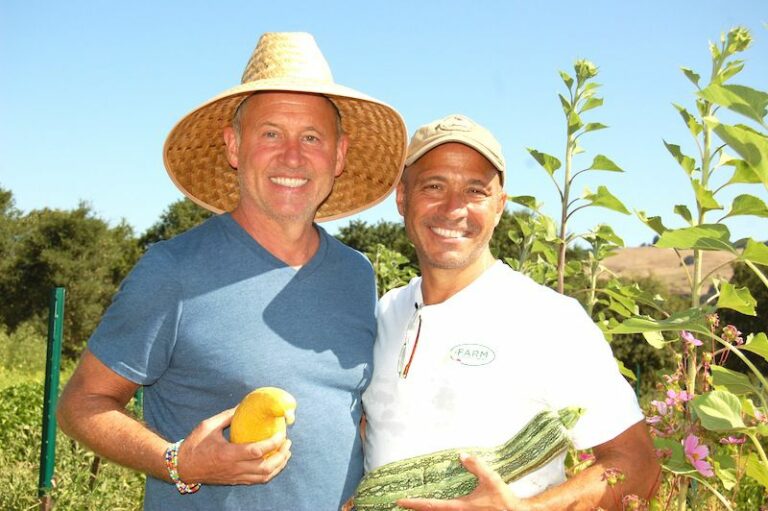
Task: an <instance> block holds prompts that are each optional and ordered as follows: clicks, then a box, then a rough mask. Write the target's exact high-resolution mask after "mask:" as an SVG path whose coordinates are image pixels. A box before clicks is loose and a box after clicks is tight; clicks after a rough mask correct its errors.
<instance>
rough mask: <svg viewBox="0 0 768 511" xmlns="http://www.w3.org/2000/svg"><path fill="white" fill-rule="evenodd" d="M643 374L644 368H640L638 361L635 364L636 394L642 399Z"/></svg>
mask: <svg viewBox="0 0 768 511" xmlns="http://www.w3.org/2000/svg"><path fill="white" fill-rule="evenodd" d="M641 374H642V370H641V369H640V363H639V362H638V363H637V364H636V365H635V376H637V380H635V396H637V398H638V399H640V375H641Z"/></svg>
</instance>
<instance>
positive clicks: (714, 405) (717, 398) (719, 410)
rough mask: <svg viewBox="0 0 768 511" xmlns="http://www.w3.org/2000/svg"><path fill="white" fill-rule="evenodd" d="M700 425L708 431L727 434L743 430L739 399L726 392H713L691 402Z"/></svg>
mask: <svg viewBox="0 0 768 511" xmlns="http://www.w3.org/2000/svg"><path fill="white" fill-rule="evenodd" d="M691 404H692V406H693V409H694V410H695V411H696V415H698V417H699V420H700V421H701V425H702V426H703V427H704V428H705V429H708V430H709V431H717V432H728V431H733V430H736V429H740V428H745V427H746V424H744V421H742V420H741V402H740V401H739V398H738V397H736V396H735V395H733V394H731V393H730V392H728V391H726V390H713V391H712V392H708V393H706V394H703V395H700V396H696V397H695V398H693V401H691Z"/></svg>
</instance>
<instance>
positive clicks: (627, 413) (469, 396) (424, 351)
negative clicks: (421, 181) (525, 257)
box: [363, 261, 643, 497]
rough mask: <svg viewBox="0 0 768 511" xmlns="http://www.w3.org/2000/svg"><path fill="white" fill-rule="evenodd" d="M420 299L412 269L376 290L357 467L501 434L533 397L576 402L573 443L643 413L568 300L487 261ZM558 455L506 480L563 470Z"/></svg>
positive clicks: (534, 479)
mask: <svg viewBox="0 0 768 511" xmlns="http://www.w3.org/2000/svg"><path fill="white" fill-rule="evenodd" d="M422 303H423V302H422V295H421V278H420V277H417V278H414V279H413V280H411V282H410V283H409V284H408V285H407V286H404V287H401V288H398V289H393V290H392V291H390V292H388V293H387V294H386V295H384V296H383V297H382V298H381V300H380V301H379V313H378V327H379V331H378V338H377V340H376V344H375V345H374V354H373V361H374V371H373V378H372V380H371V383H370V385H369V386H368V389H367V390H366V391H365V393H364V394H363V407H364V409H365V414H366V418H367V427H366V435H365V468H366V471H370V470H373V469H375V468H377V467H379V466H381V465H384V464H386V463H390V462H393V461H397V460H401V459H405V458H409V457H412V456H417V455H420V454H426V453H429V452H433V451H437V450H441V449H449V448H461V447H474V446H483V447H492V446H496V445H499V444H502V443H504V442H505V441H507V440H508V439H509V438H511V437H512V436H513V435H514V434H515V433H517V432H518V431H519V430H520V429H521V428H522V427H523V426H524V425H525V423H526V422H528V421H529V420H530V419H531V418H532V417H533V416H534V415H535V414H536V413H538V412H540V411H542V410H544V409H552V410H559V409H560V408H563V407H566V406H580V407H583V408H585V409H586V412H585V414H584V415H583V416H582V417H581V418H580V419H579V421H578V422H577V424H576V426H575V427H574V428H573V430H572V431H571V435H572V440H573V443H574V445H575V446H576V447H577V448H579V449H586V448H589V447H593V446H595V445H599V444H601V443H604V442H606V441H608V440H610V439H612V438H614V437H616V436H617V435H619V434H620V433H622V432H623V431H624V430H626V429H627V428H628V427H630V426H631V425H633V424H635V423H637V422H638V421H640V420H642V419H643V414H642V412H641V411H640V408H639V406H638V404H637V400H636V398H635V395H634V393H633V391H632V388H631V387H630V386H629V384H628V383H627V382H626V380H625V379H624V378H623V377H622V376H621V374H620V373H619V371H618V367H617V365H616V362H615V360H614V358H613V354H612V352H611V349H610V346H609V345H608V343H607V342H606V341H605V339H604V337H603V334H602V333H601V331H600V329H599V328H597V326H596V325H595V324H594V323H593V322H592V320H591V319H590V318H589V316H588V315H587V314H586V312H585V311H584V309H583V308H582V307H581V305H580V304H579V303H578V302H577V301H576V300H574V299H572V298H569V297H565V296H562V295H560V294H558V293H556V292H555V291H553V290H551V289H549V288H547V287H545V286H541V285H539V284H537V283H535V282H533V281H532V280H531V279H529V278H528V277H525V276H524V275H522V274H520V273H517V272H515V271H514V270H512V269H511V268H509V267H508V266H507V265H505V264H503V263H502V262H500V261H497V262H496V263H495V264H494V265H493V266H491V267H490V268H488V269H487V270H486V271H485V272H484V273H483V274H482V275H481V276H480V277H479V278H478V279H477V280H475V281H474V282H472V283H471V284H470V285H469V286H467V287H466V288H464V289H462V290H461V291H460V292H459V293H457V294H455V295H454V296H452V297H451V298H449V299H448V300H446V301H445V302H442V303H439V304H435V305H422ZM417 309H418V312H416V311H417ZM416 313H418V314H420V315H421V330H420V332H419V340H418V345H417V348H416V351H415V353H414V356H413V359H412V362H411V366H410V369H409V372H408V376H407V378H401V377H400V375H399V372H398V361H399V358H400V352H401V347H402V344H403V340H404V339H405V336H406V329H407V328H408V327H409V324H411V325H412V332H411V334H410V338H411V339H413V338H414V334H413V325H417V324H418V321H417V320H414V318H415V314H416ZM409 356H410V351H407V352H406V354H405V359H406V361H407V359H408V358H409ZM564 459H565V454H562V455H560V456H558V457H557V458H556V459H554V460H553V461H551V462H550V463H549V464H547V465H545V466H543V467H541V468H540V469H538V470H536V471H534V472H532V473H531V474H528V475H527V476H525V477H523V478H521V479H519V480H518V481H515V482H513V483H511V484H510V488H511V489H512V490H513V492H514V493H515V494H516V495H518V496H519V497H529V496H532V495H535V494H538V493H540V492H541V491H543V490H545V489H546V488H547V487H549V486H552V485H555V484H559V483H561V482H563V481H564V480H565V470H564Z"/></svg>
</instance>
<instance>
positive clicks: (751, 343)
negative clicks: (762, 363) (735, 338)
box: [739, 332, 768, 361]
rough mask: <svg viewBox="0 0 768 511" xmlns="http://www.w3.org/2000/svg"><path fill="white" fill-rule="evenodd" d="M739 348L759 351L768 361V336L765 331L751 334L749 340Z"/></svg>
mask: <svg viewBox="0 0 768 511" xmlns="http://www.w3.org/2000/svg"><path fill="white" fill-rule="evenodd" d="M739 349H741V350H746V351H751V352H752V353H757V354H758V355H760V356H761V357H763V358H764V359H765V360H766V361H768V337H766V335H765V332H760V333H759V334H757V335H750V336H749V337H747V342H746V343H744V345H743V346H740V347H739Z"/></svg>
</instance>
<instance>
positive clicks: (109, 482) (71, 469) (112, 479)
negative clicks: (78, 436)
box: [0, 330, 144, 511]
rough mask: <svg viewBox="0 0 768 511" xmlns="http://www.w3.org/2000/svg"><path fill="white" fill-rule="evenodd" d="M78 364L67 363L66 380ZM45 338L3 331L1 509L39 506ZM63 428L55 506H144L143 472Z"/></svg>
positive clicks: (122, 510) (124, 509)
mask: <svg viewBox="0 0 768 511" xmlns="http://www.w3.org/2000/svg"><path fill="white" fill-rule="evenodd" d="M73 368H74V364H72V363H67V364H64V366H63V368H62V371H61V384H62V385H63V384H64V382H66V380H67V379H68V377H69V375H70V374H71V373H72V370H73ZM44 381H45V340H44V339H41V338H40V337H38V336H34V335H30V332H28V331H26V332H24V331H21V332H20V331H19V330H17V331H16V332H14V334H13V335H8V334H6V333H5V332H4V331H0V445H1V446H3V447H2V449H0V488H2V490H1V491H0V509H3V510H14V511H16V510H19V511H21V510H32V509H37V508H38V504H39V500H38V492H37V488H38V484H39V466H40V446H41V431H42V412H43V390H44ZM94 459H95V455H94V454H93V453H91V452H89V451H87V450H86V449H83V448H82V447H80V446H79V445H78V444H77V443H75V442H73V441H72V440H70V439H69V438H67V437H66V436H64V434H62V433H61V432H57V435H56V465H55V471H54V487H53V489H52V491H51V493H50V495H51V497H52V499H53V501H54V503H55V508H56V509H67V510H69V509H77V510H88V511H90V510H93V511H96V510H104V509H109V510H114V511H128V510H131V511H132V510H140V509H141V507H142V501H143V494H144V476H143V475H142V474H138V473H136V472H134V471H131V470H128V469H126V468H123V467H121V466H119V465H115V464H114V463H110V462H107V461H105V460H100V463H99V465H98V470H97V471H96V473H95V474H94V471H93V469H92V467H93V463H94Z"/></svg>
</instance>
